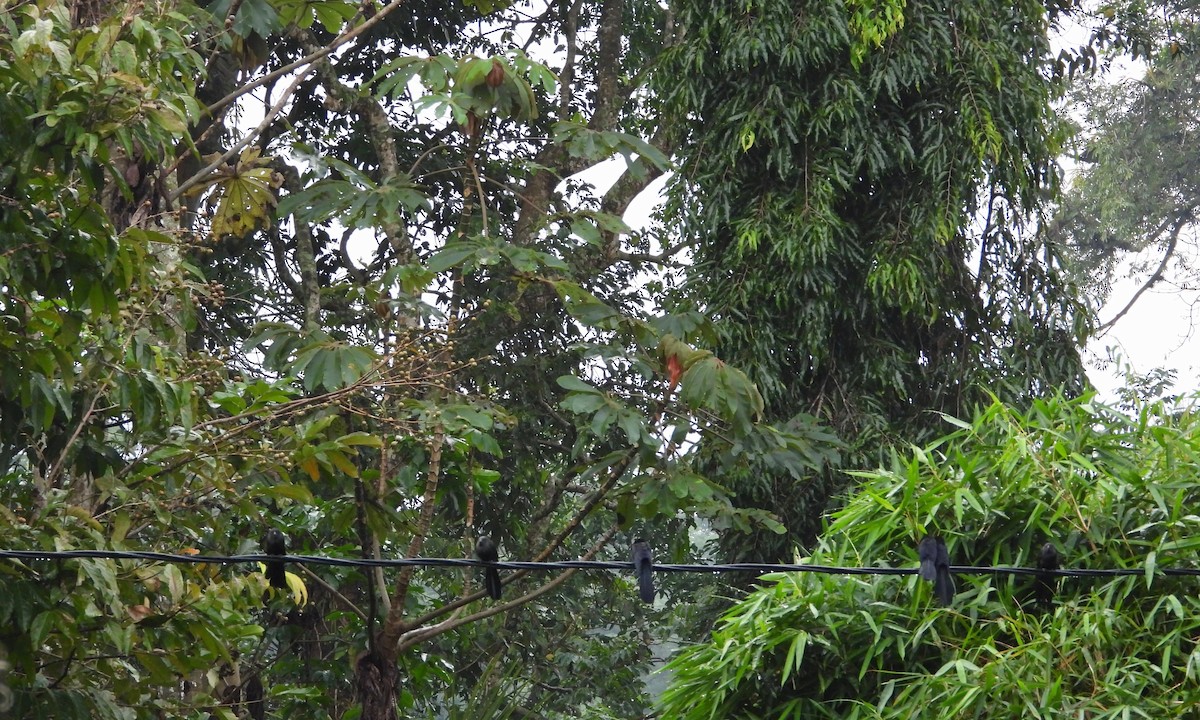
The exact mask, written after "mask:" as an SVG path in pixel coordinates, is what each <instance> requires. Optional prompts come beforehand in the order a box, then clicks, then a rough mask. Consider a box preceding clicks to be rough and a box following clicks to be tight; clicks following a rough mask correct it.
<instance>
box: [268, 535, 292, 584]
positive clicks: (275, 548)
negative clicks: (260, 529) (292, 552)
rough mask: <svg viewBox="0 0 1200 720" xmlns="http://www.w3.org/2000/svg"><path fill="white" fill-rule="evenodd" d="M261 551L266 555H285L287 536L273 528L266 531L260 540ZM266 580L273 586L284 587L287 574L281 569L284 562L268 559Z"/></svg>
mask: <svg viewBox="0 0 1200 720" xmlns="http://www.w3.org/2000/svg"><path fill="white" fill-rule="evenodd" d="M262 549H263V553H264V554H266V555H287V538H286V537H284V536H283V533H281V532H279V531H278V530H277V529H275V528H271V529H270V530H268V531H267V534H266V536H264V537H263V541H262ZM265 564H266V566H267V572H266V573H265V574H266V576H267V582H268V583H270V584H271V587H273V588H286V587H287V575H286V574H285V573H284V571H283V566H284V563H283V562H282V561H278V560H268V561H267V562H266V563H265Z"/></svg>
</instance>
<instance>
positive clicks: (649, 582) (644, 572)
mask: <svg viewBox="0 0 1200 720" xmlns="http://www.w3.org/2000/svg"><path fill="white" fill-rule="evenodd" d="M631 550H632V553H631V554H632V555H633V571H634V572H635V573H637V578H638V597H640V598H641V599H642V602H647V603H653V602H654V558H653V557H652V556H651V555H650V546H649V545H648V544H647V543H646V541H645V540H643V539H641V538H638V539H636V540H634V541H633V546H632V547H631Z"/></svg>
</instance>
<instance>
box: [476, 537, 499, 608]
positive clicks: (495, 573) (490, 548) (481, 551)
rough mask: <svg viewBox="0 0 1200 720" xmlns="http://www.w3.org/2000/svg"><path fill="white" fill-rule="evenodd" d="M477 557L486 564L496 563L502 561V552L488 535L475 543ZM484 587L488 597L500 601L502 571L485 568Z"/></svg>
mask: <svg viewBox="0 0 1200 720" xmlns="http://www.w3.org/2000/svg"><path fill="white" fill-rule="evenodd" d="M475 557H477V558H479V559H480V560H482V561H484V562H496V561H497V560H499V559H500V551H499V550H498V549H497V548H496V542H495V541H494V540H492V539H491V538H490V537H488V536H487V535H484V536H482V537H480V538H479V542H477V543H475ZM483 579H484V585H485V586H486V587H487V591H488V595H491V597H492V599H493V600H499V599H500V571H499V570H497V569H496V568H494V567H490V568H485V569H484V571H483Z"/></svg>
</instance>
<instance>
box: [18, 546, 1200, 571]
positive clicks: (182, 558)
mask: <svg viewBox="0 0 1200 720" xmlns="http://www.w3.org/2000/svg"><path fill="white" fill-rule="evenodd" d="M0 558H9V559H12V560H71V559H80V558H92V559H105V560H146V561H150V562H160V563H190V564H194V565H198V564H205V563H207V564H213V565H235V564H243V563H265V562H267V561H276V562H279V561H284V562H295V563H300V564H302V565H332V566H337V567H385V568H386V567H406V566H417V567H492V568H496V569H498V570H629V569H631V568H632V567H633V563H632V562H628V561H626V562H607V561H603V560H557V561H548V562H528V561H508V562H483V561H481V560H476V559H474V558H422V557H417V558H399V559H394V560H383V559H381V560H374V559H365V558H335V557H322V556H318V555H177V554H173V553H162V552H146V551H135V550H0ZM653 567H654V571H655V572H684V573H725V572H750V573H759V574H763V573H774V572H812V573H822V574H826V575H916V574H917V572H918V568H917V567H915V566H914V567H843V566H838V565H787V564H782V563H728V564H715V563H714V564H687V565H674V564H658V563H656V564H654V566H653ZM950 572H952V573H954V574H957V575H1034V576H1042V577H1047V576H1049V577H1124V576H1138V575H1142V576H1144V575H1147V574H1153V575H1165V576H1176V577H1196V576H1200V568H1155V569H1154V570H1153V571H1151V572H1148V571H1147V570H1146V568H1060V569H1058V570H1043V569H1040V568H1030V567H1015V566H1006V565H996V566H988V565H951V566H950Z"/></svg>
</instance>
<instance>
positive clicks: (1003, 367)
mask: <svg viewBox="0 0 1200 720" xmlns="http://www.w3.org/2000/svg"><path fill="white" fill-rule="evenodd" d="M1060 10H1061V8H1058V7H1057V6H1054V5H1052V6H1050V7H1046V6H1045V5H1043V4H1042V3H1039V2H1024V3H1016V4H1014V3H1002V2H983V3H971V4H969V5H962V4H954V5H947V4H945V3H937V2H906V3H892V2H879V3H862V4H859V3H851V4H849V5H847V6H845V7H843V6H842V5H840V4H837V3H826V2H804V3H795V2H783V1H780V2H756V3H753V4H751V5H746V4H745V3H740V2H730V3H711V2H698V3H687V2H684V3H681V4H680V5H679V20H678V22H679V23H680V25H681V26H682V27H684V28H686V31H685V38H686V40H685V41H683V42H681V43H679V44H677V45H676V46H675V47H673V48H672V49H671V50H670V51H669V53H668V58H669V60H668V62H669V63H670V64H669V67H670V68H671V70H672V72H670V73H668V74H667V75H666V78H667V83H668V86H667V87H666V88H665V89H664V93H665V95H666V98H667V102H668V103H669V106H670V107H674V108H676V109H677V112H678V114H679V115H680V116H682V117H686V118H687V119H688V121H687V122H685V123H683V128H682V129H681V130H680V131H679V132H680V133H681V138H682V140H681V143H680V150H679V155H680V171H679V173H678V174H677V175H676V176H675V177H676V182H675V184H674V188H673V196H672V197H673V199H672V206H673V208H675V209H676V211H677V212H676V213H675V214H674V215H673V216H672V221H673V222H674V223H675V225H676V226H677V227H679V232H680V233H681V234H684V235H685V236H686V237H689V238H693V242H694V257H695V264H694V265H693V266H691V267H690V268H689V269H688V271H687V273H686V275H687V284H686V285H685V291H684V292H683V293H682V295H683V296H684V300H683V302H684V303H686V304H690V305H691V306H693V307H698V308H703V310H704V312H705V313H706V314H707V315H708V317H709V318H710V319H711V321H712V322H713V323H714V325H715V326H716V330H715V339H714V341H713V344H712V347H713V349H714V350H715V351H716V352H717V353H718V354H719V355H720V356H721V357H723V358H726V359H728V360H729V361H730V362H731V363H733V364H735V365H738V366H740V367H744V368H746V370H747V372H748V373H749V375H750V377H751V379H752V380H754V381H755V383H756V384H757V386H758V387H759V388H760V390H761V391H762V393H763V396H764V400H765V408H766V411H765V414H766V417H767V418H769V419H771V420H774V421H776V422H779V423H781V424H792V425H807V424H811V423H813V422H819V423H821V424H824V425H826V426H828V427H830V428H832V429H833V430H834V432H835V433H836V435H837V437H838V439H839V440H840V441H841V442H842V443H843V445H844V447H845V448H846V452H845V454H844V457H845V459H846V463H845V464H844V466H849V467H858V466H860V465H862V464H864V463H866V464H868V465H869V464H873V463H874V462H877V461H878V458H879V457H880V455H879V453H880V452H881V451H886V449H887V448H889V447H891V446H893V445H895V444H901V445H902V444H904V443H909V442H922V441H924V440H927V439H929V438H931V437H933V435H934V434H935V433H936V432H937V427H938V423H937V421H936V414H935V413H934V412H931V411H940V412H948V413H951V414H956V415H963V414H969V412H970V410H971V408H973V407H975V406H976V405H977V404H979V403H981V402H986V397H985V395H984V393H985V391H990V392H994V393H997V394H998V395H999V396H1000V397H1002V398H1004V399H1006V400H1010V401H1013V402H1024V401H1026V400H1027V399H1028V398H1031V397H1034V396H1037V395H1039V394H1041V393H1043V392H1045V391H1046V390H1047V389H1050V388H1062V389H1064V390H1066V391H1068V392H1071V391H1076V392H1077V391H1078V390H1079V389H1081V388H1082V386H1083V384H1084V382H1085V381H1084V378H1083V371H1082V368H1081V366H1080V363H1079V358H1078V352H1077V348H1078V347H1079V345H1080V344H1081V343H1083V342H1084V340H1085V338H1086V337H1087V335H1088V332H1089V323H1090V315H1089V313H1088V312H1087V310H1086V309H1085V308H1084V307H1082V306H1081V305H1080V304H1079V303H1078V300H1077V295H1076V292H1075V290H1074V288H1073V287H1072V285H1071V283H1070V282H1069V280H1068V279H1067V277H1066V268H1065V267H1064V259H1063V256H1062V249H1063V248H1062V246H1061V245H1060V244H1059V242H1058V241H1057V240H1056V239H1054V238H1052V237H1049V236H1047V235H1044V234H1040V233H1038V232H1037V230H1038V227H1039V221H1040V219H1041V216H1042V213H1043V212H1044V210H1045V209H1046V205H1045V201H1046V199H1047V198H1049V197H1053V195H1054V193H1055V192H1056V191H1057V190H1058V171H1057V165H1056V157H1057V155H1058V153H1059V152H1060V149H1061V147H1062V143H1063V140H1064V138H1065V128H1064V126H1063V125H1062V123H1061V122H1060V121H1059V120H1058V118H1057V116H1056V115H1055V113H1054V111H1053V108H1052V105H1051V103H1052V100H1053V99H1054V98H1055V97H1056V96H1057V94H1058V93H1059V92H1060V91H1061V89H1062V84H1061V80H1062V78H1063V77H1064V75H1063V71H1064V70H1065V64H1064V61H1061V60H1057V59H1055V58H1053V57H1051V53H1050V43H1049V39H1048V37H1047V33H1048V29H1049V28H1050V27H1051V24H1052V23H1054V22H1055V21H1056V20H1057V19H1058V18H1059V13H1060ZM692 198H699V200H700V201H699V202H692V201H691V200H692ZM840 477H843V476H841V475H840V473H838V472H830V471H829V470H828V469H827V470H826V472H823V473H822V474H821V475H820V476H818V477H806V478H805V482H799V483H798V482H796V481H795V478H794V477H788V476H787V475H786V474H782V473H780V472H778V471H775V470H772V469H770V468H761V467H755V468H746V469H743V471H742V472H741V473H740V474H739V475H738V477H737V480H736V482H733V483H732V484H733V486H734V487H735V488H736V489H737V492H738V495H737V497H738V500H739V502H742V503H745V504H751V505H753V504H758V505H767V506H771V505H772V504H774V506H775V507H785V508H788V511H789V512H790V513H792V517H791V521H790V522H789V530H790V532H789V533H788V534H787V535H785V536H780V537H772V536H766V537H764V536H762V535H759V536H758V537H757V538H754V539H749V540H746V541H741V540H738V539H737V538H729V540H731V542H729V543H727V546H728V552H730V553H732V554H734V555H735V556H739V557H741V556H745V557H750V558H758V559H763V558H765V557H771V558H775V559H785V558H787V557H789V556H790V555H791V553H792V548H793V546H795V545H796V544H800V545H802V546H806V545H808V544H810V543H811V542H812V540H813V539H814V537H815V534H816V532H817V530H818V529H819V527H820V520H819V518H820V514H821V512H822V511H823V510H824V509H825V507H826V501H827V499H828V498H829V497H830V496H831V495H832V494H834V493H836V492H837V491H838V490H840V489H841V488H842V487H844V482H843V481H841V480H840V479H839V478H840Z"/></svg>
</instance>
